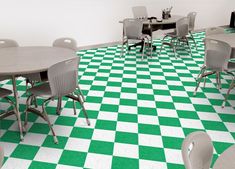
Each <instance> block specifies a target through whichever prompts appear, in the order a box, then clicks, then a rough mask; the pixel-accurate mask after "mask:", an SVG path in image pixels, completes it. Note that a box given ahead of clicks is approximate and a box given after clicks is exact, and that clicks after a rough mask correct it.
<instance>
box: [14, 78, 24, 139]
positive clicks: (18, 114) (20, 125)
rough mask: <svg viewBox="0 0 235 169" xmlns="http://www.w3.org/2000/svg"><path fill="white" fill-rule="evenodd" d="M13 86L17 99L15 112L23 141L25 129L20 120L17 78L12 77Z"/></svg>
mask: <svg viewBox="0 0 235 169" xmlns="http://www.w3.org/2000/svg"><path fill="white" fill-rule="evenodd" d="M12 85H13V93H14V97H15V111H16V116H17V120H18V126H19V130H20V139H21V141H22V140H23V139H24V137H23V128H22V123H21V118H20V111H19V98H18V92H17V88H16V77H15V76H12Z"/></svg>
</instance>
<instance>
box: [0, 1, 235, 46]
mask: <svg viewBox="0 0 235 169" xmlns="http://www.w3.org/2000/svg"><path fill="white" fill-rule="evenodd" d="M136 5H145V6H147V9H148V13H149V15H150V16H160V14H161V9H163V8H166V7H169V6H171V5H172V6H173V10H172V13H173V14H180V15H186V14H187V13H188V12H190V11H197V12H198V15H197V21H196V27H197V28H205V27H209V26H218V25H226V24H228V23H229V18H230V13H231V11H233V10H235V9H234V7H235V1H234V0H0V38H13V39H15V40H17V41H18V42H19V43H20V45H50V44H51V43H52V41H53V40H54V39H56V38H57V37H61V36H71V37H74V38H75V39H76V40H77V41H78V45H79V46H85V45H93V44H100V43H107V42H113V41H119V40H120V39H121V31H122V27H121V24H119V23H118V21H119V20H122V19H123V18H125V17H132V12H131V7H132V6H136Z"/></svg>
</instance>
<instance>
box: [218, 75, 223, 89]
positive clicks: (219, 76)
mask: <svg viewBox="0 0 235 169" xmlns="http://www.w3.org/2000/svg"><path fill="white" fill-rule="evenodd" d="M218 78H219V79H218V80H219V89H222V84H221V73H220V72H218Z"/></svg>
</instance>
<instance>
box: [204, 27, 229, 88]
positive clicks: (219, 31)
mask: <svg viewBox="0 0 235 169" xmlns="http://www.w3.org/2000/svg"><path fill="white" fill-rule="evenodd" d="M223 33H225V31H224V29H223V28H221V27H211V28H207V29H206V31H205V38H207V37H208V36H210V35H216V34H223ZM204 45H205V49H206V44H205V39H204ZM216 76H217V77H216V78H220V73H219V72H218V73H217V74H216ZM203 86H204V87H206V77H205V78H204V85H203ZM217 87H218V88H221V84H220V80H219V84H217Z"/></svg>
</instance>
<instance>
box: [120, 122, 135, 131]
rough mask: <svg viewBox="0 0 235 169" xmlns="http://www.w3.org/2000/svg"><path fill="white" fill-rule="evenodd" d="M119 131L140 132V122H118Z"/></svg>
mask: <svg viewBox="0 0 235 169" xmlns="http://www.w3.org/2000/svg"><path fill="white" fill-rule="evenodd" d="M116 130H117V131H124V132H131V133H138V124H137V123H129V122H121V121H118V122H117V127H116Z"/></svg>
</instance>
